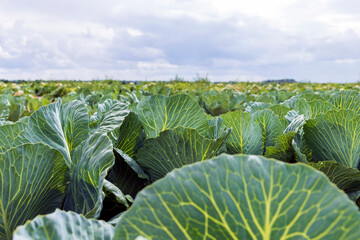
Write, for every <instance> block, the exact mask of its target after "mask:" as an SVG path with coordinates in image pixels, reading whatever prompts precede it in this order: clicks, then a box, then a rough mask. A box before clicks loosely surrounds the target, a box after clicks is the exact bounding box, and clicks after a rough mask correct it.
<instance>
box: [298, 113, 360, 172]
mask: <svg viewBox="0 0 360 240" xmlns="http://www.w3.org/2000/svg"><path fill="white" fill-rule="evenodd" d="M304 139H305V142H306V145H307V146H308V147H309V148H310V149H311V150H312V156H313V158H314V160H315V161H316V162H318V161H326V160H333V161H336V162H338V163H341V164H343V165H344V166H346V167H352V168H357V167H358V165H359V160H360V115H358V114H356V112H354V111H352V110H331V111H328V112H327V113H325V114H320V115H318V116H317V118H316V119H311V120H308V121H307V122H306V123H305V125H304Z"/></svg>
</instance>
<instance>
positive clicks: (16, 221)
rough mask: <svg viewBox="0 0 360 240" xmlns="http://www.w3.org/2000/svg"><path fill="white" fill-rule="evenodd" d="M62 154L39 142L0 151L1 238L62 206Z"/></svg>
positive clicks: (7, 237) (64, 182) (65, 169)
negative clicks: (30, 220) (40, 215)
mask: <svg viewBox="0 0 360 240" xmlns="http://www.w3.org/2000/svg"><path fill="white" fill-rule="evenodd" d="M67 169H68V168H67V166H66V164H65V159H64V157H63V155H62V154H61V153H60V152H59V151H58V150H56V149H53V148H50V147H49V146H47V145H44V144H42V143H38V144H24V145H20V146H18V147H16V148H12V149H10V150H9V151H7V152H5V153H1V154H0V186H1V187H0V239H8V240H10V239H12V232H13V231H14V230H15V228H16V227H17V226H19V225H21V224H24V223H25V222H26V221H27V220H29V219H33V218H34V217H36V216H37V215H39V214H47V213H50V212H53V211H54V210H55V209H56V208H59V207H61V205H62V201H63V199H64V196H65V194H64V192H65V188H66V185H67V183H66V182H67V177H66V176H67Z"/></svg>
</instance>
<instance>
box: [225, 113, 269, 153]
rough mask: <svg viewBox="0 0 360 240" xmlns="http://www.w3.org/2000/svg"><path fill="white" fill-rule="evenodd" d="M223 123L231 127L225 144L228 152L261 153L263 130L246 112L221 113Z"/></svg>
mask: <svg viewBox="0 0 360 240" xmlns="http://www.w3.org/2000/svg"><path fill="white" fill-rule="evenodd" d="M221 118H222V119H223V121H224V125H225V126H227V127H229V128H232V132H231V134H230V136H229V139H228V141H227V142H226V146H227V149H228V153H232V154H236V153H245V154H259V155H260V154H263V131H262V128H261V127H260V126H259V124H258V123H257V122H255V121H254V120H253V118H252V115H251V114H250V113H248V112H241V111H236V112H228V113H227V114H224V115H221Z"/></svg>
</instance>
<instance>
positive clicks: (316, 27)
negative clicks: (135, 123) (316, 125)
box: [0, 0, 360, 82]
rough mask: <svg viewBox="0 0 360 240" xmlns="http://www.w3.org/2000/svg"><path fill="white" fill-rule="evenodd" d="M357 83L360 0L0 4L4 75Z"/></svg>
mask: <svg viewBox="0 0 360 240" xmlns="http://www.w3.org/2000/svg"><path fill="white" fill-rule="evenodd" d="M176 74H177V75H178V76H180V77H183V78H185V80H191V79H194V78H195V77H196V76H197V74H198V75H199V76H206V75H207V76H208V77H209V79H210V80H213V81H228V80H240V81H258V80H263V79H279V78H294V79H296V80H299V81H313V82H355V81H360V1H359V0H316V1H315V0H271V1H269V0H251V1H250V0H193V1H191V0H153V1H149V0H132V1H130V0H127V1H124V0H102V1H94V0H86V1H85V0H76V1H74V0H72V1H70V0H61V1H54V0H47V1H44V0H41V1H40V0H32V1H24V0H23V1H19V0H0V79H2V78H4V79H26V80H27V79H47V80H57V79H82V80H92V79H105V78H113V79H126V80H169V79H171V78H174V76H175V75H176Z"/></svg>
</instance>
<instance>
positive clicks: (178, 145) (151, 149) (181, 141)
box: [136, 127, 230, 181]
mask: <svg viewBox="0 0 360 240" xmlns="http://www.w3.org/2000/svg"><path fill="white" fill-rule="evenodd" d="M229 134H230V129H228V130H226V131H224V132H223V133H222V135H221V136H220V137H219V138H217V139H216V140H214V139H208V138H205V137H203V136H202V135H200V134H199V133H198V132H197V131H196V130H195V129H190V128H183V127H178V128H175V129H174V130H166V131H164V132H161V133H160V136H159V137H157V138H149V139H146V140H145V144H144V147H143V148H142V149H141V150H140V151H139V153H138V155H137V159H136V161H137V162H138V163H139V165H140V167H142V168H143V169H144V170H145V172H146V173H148V175H149V177H150V180H151V181H155V180H157V179H159V178H162V177H164V176H165V175H166V174H167V173H169V172H171V171H172V170H173V169H175V168H180V167H182V166H184V165H186V164H191V163H195V162H198V161H203V160H205V159H209V158H212V157H214V156H216V155H218V154H219V151H220V150H221V149H223V146H224V144H225V142H226V139H227V138H228V136H229Z"/></svg>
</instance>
